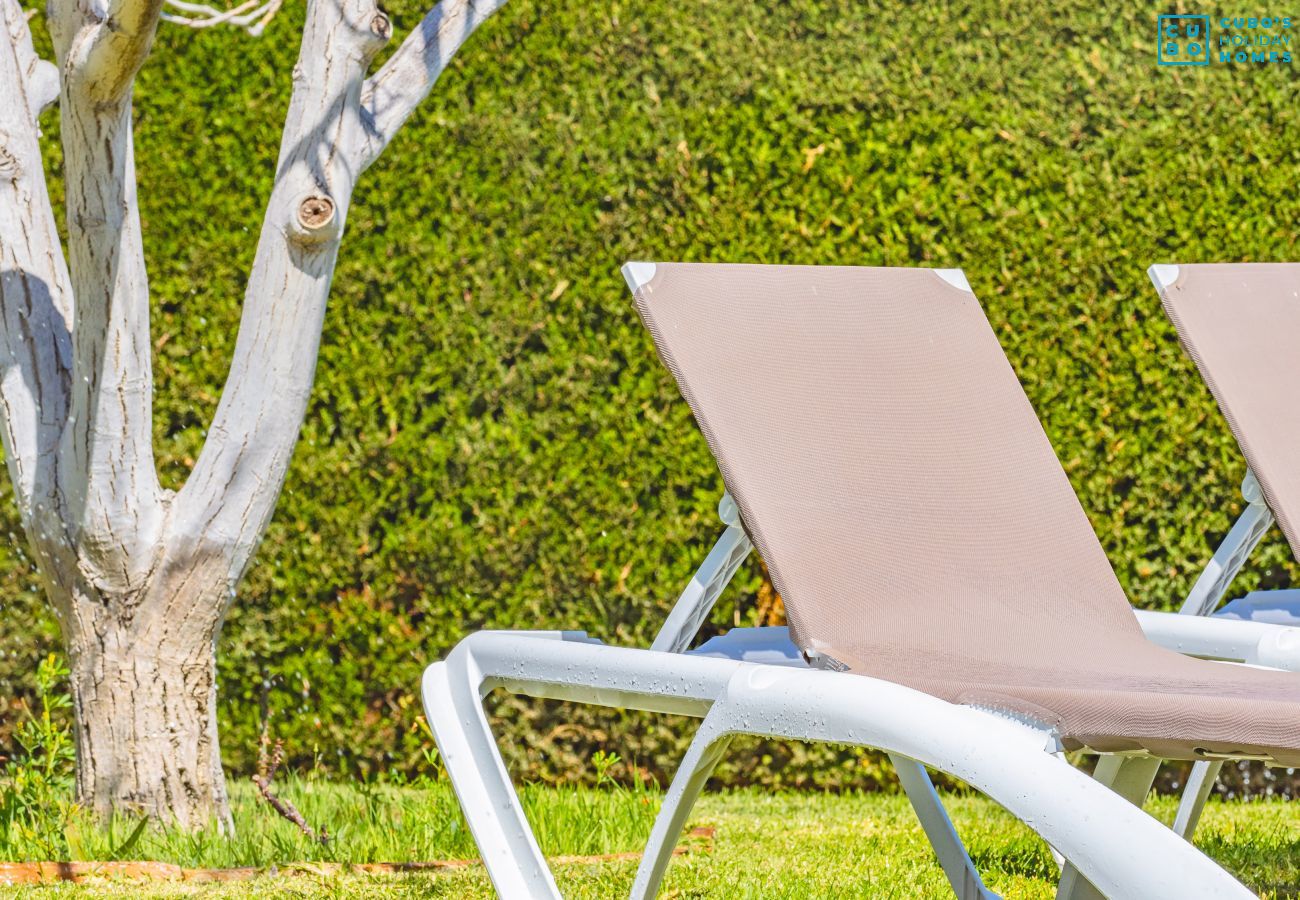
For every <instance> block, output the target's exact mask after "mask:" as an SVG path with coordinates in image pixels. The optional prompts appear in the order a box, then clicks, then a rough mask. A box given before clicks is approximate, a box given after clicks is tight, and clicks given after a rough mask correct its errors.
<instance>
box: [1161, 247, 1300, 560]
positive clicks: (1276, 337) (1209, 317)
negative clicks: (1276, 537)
mask: <svg viewBox="0 0 1300 900" xmlns="http://www.w3.org/2000/svg"><path fill="white" fill-rule="evenodd" d="M1161 297H1162V299H1163V300H1164V304H1165V311H1166V312H1167V313H1168V314H1169V318H1170V319H1172V320H1173V323H1174V327H1175V328H1176V329H1177V330H1178V336H1179V338H1181V339H1182V342H1183V346H1184V347H1186V348H1187V352H1188V354H1189V355H1190V356H1191V357H1192V359H1193V360H1195V361H1196V366H1197V368H1198V369H1200V371H1201V377H1202V378H1204V379H1205V382H1206V384H1208V385H1209V386H1210V391H1211V392H1212V393H1213V394H1214V398H1215V399H1216V400H1217V401H1218V402H1219V408H1220V409H1222V410H1223V414H1224V416H1225V417H1226V418H1227V420H1228V425H1229V427H1231V428H1232V433H1233V435H1234V436H1235V437H1236V438H1237V443H1238V444H1240V445H1241V450H1242V453H1244V454H1245V456H1246V461H1247V462H1248V463H1249V464H1250V468H1251V471H1253V472H1254V473H1255V477H1256V478H1257V479H1258V480H1259V484H1260V487H1261V488H1263V490H1264V499H1265V500H1266V501H1267V502H1268V506H1269V509H1271V510H1272V511H1273V516H1274V518H1276V519H1277V523H1278V526H1279V527H1280V528H1281V529H1282V533H1283V534H1285V535H1286V539H1287V540H1288V541H1289V542H1290V544H1291V552H1293V553H1294V554H1295V555H1296V558H1297V559H1300V263H1226V264H1217V265H1195V266H1179V267H1178V278H1177V280H1175V281H1174V283H1173V284H1172V285H1169V286H1167V287H1164V288H1162V289H1161Z"/></svg>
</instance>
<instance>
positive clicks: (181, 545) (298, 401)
mask: <svg viewBox="0 0 1300 900" xmlns="http://www.w3.org/2000/svg"><path fill="white" fill-rule="evenodd" d="M504 2H505V0H442V2H441V3H439V4H438V5H437V6H435V7H434V8H433V9H431V10H429V12H428V13H427V14H426V15H425V16H424V18H423V19H422V20H421V21H420V22H419V23H418V24H417V25H416V27H415V28H414V29H413V30H412V31H411V32H410V33H409V34H408V35H407V37H406V39H405V40H404V41H403V42H402V45H401V46H400V47H399V48H398V49H397V51H396V52H394V53H393V54H392V55H391V56H390V57H389V58H388V60H387V61H386V62H385V63H384V65H383V66H382V67H381V68H380V69H379V71H378V72H376V73H375V75H374V76H373V77H371V78H367V77H366V73H367V71H368V70H369V68H370V64H371V62H372V61H373V59H374V58H375V56H376V54H378V53H379V51H380V50H381V49H382V48H383V47H384V45H385V44H386V43H387V42H388V40H389V38H390V37H391V36H392V24H391V22H390V21H389V19H388V17H387V15H385V14H384V13H383V12H382V11H381V10H380V9H379V7H378V6H377V5H376V0H308V4H307V18H306V22H305V25H304V28H303V42H302V49H301V51H300V54H299V59H298V63H297V65H295V66H294V69H293V84H294V87H293V92H292V94H291V97H290V103H289V115H288V119H287V121H286V123H285V130H284V135H283V140H282V143H281V148H280V150H281V152H280V159H279V162H278V163H277V166H276V180H275V186H274V188H273V190H272V192H271V198H270V201H269V203H268V206H267V214H266V220H265V225H264V228H263V231H262V234H261V236H260V238H259V241H258V249H257V255H256V257H255V259H254V263H253V269H252V271H251V273H250V274H249V279H248V285H247V288H246V292H245V303H244V314H243V318H242V320H241V324H240V329H239V335H238V338H237V340H236V342H235V352H234V358H233V360H232V364H231V369H230V374H229V377H228V378H227V381H226V385H225V387H224V389H223V390H222V395H221V402H220V403H219V404H218V407H217V412H216V416H215V418H214V419H213V422H212V424H211V426H210V428H209V429H208V436H207V439H206V440H205V442H204V446H203V450H202V452H201V453H200V454H199V458H198V461H197V463H196V465H195V467H194V469H193V471H192V472H191V474H190V477H189V478H188V479H187V481H186V484H185V486H184V487H183V488H182V489H181V490H180V491H179V492H178V493H176V494H173V493H172V492H170V491H166V490H164V489H163V488H162V487H161V486H160V484H159V483H158V477H157V471H156V469H155V465H154V455H153V447H152V444H151V439H152V432H153V416H152V404H153V373H152V362H151V358H150V354H151V348H152V341H151V339H150V333H149V284H148V277H147V273H146V270H145V259H144V247H143V242H142V239H141V238H142V233H143V229H142V226H141V221H140V216H139V211H138V206H137V202H136V193H135V192H136V177H135V163H134V149H133V138H132V120H131V93H132V85H133V82H134V79H135V76H136V73H137V72H138V71H139V69H140V66H141V65H142V64H143V63H144V60H145V58H146V56H147V55H148V53H149V48H150V46H151V44H152V42H153V37H154V30H155V28H156V27H157V24H158V21H159V18H160V16H161V14H162V7H163V3H164V0H102V2H99V0H96V2H86V0H50V2H49V3H48V8H47V15H48V20H47V22H48V26H49V32H50V37H51V39H52V41H53V44H54V49H55V55H56V58H57V61H58V66H57V67H56V66H54V65H52V64H50V63H49V62H47V61H44V60H42V59H40V58H39V57H38V56H37V54H36V52H35V49H34V47H33V44H32V39H31V30H30V29H29V28H28V25H27V17H28V16H27V13H26V12H25V11H24V9H23V7H22V5H21V4H20V3H19V2H18V0H0V375H3V377H0V443H3V448H4V456H5V462H6V464H7V466H8V469H9V474H10V478H11V480H12V482H13V487H14V496H15V499H16V501H17V504H18V508H19V511H20V513H21V515H22V521H23V528H24V531H25V532H26V534H27V537H28V540H29V542H30V544H31V546H32V549H33V551H34V555H35V560H36V564H37V568H38V570H39V572H40V574H41V577H42V578H43V580H44V581H45V586H46V591H47V593H48V595H49V598H50V602H51V604H52V605H53V607H54V610H55V613H56V615H57V616H58V619H59V624H60V626H61V628H62V632H63V640H64V646H65V648H66V649H67V652H68V659H69V665H70V668H71V670H72V696H73V707H74V713H75V721H76V724H75V735H76V750H77V795H78V799H79V801H80V802H81V803H82V804H83V805H85V806H87V807H90V808H92V809H93V810H94V811H95V812H96V813H97V814H99V815H100V816H101V817H105V816H108V815H110V814H112V813H126V814H144V815H147V816H150V817H151V818H155V819H160V820H163V821H167V822H172V823H175V824H178V825H181V826H183V827H187V828H195V827H201V826H204V825H206V824H208V823H210V822H211V821H213V820H214V819H215V820H216V821H217V822H219V823H220V824H221V825H223V826H225V827H227V828H229V827H230V825H231V820H230V810H229V804H228V802H227V798H226V789H225V781H224V776H223V774H222V769H221V752H220V749H219V747H218V744H217V722H216V706H215V704H216V659H215V653H214V647H215V644H216V639H217V635H218V634H219V633H220V631H221V623H222V622H223V620H224V619H225V615H226V611H227V609H228V608H229V606H230V603H231V601H232V600H233V598H234V592H235V587H236V585H237V584H238V583H239V579H240V578H241V577H242V576H243V573H244V570H245V569H246V568H247V566H248V563H249V560H250V559H251V557H252V554H253V551H254V550H255V549H256V547H257V544H258V542H259V541H260V540H261V539H262V534H263V532H264V531H265V530H266V525H267V522H268V521H269V519H270V517H271V513H272V511H273V509H274V507H275V501H276V497H277V495H278V494H279V492H280V488H281V486H282V485H283V484H284V479H285V474H286V472H287V470H288V466H289V461H290V458H291V457H292V453H293V446H294V444H295V442H296V441H297V438H298V430H299V428H300V426H301V424H302V420H303V416H304V414H305V412H306V408H307V398H308V396H309V395H310V393H311V385H312V379H313V374H314V371H315V367H316V357H317V351H318V347H319V343H320V334H321V323H322V321H323V320H324V315H325V304H326V300H327V298H328V296H329V288H330V281H331V278H332V277H333V273H334V263H335V260H336V258H337V255H338V246H339V241H340V239H341V237H342V234H343V227H344V223H345V221H346V218H347V211H348V206H349V204H350V202H351V198H352V192H353V188H354V187H355V185H356V179H357V177H358V176H359V175H360V174H361V173H362V172H363V171H364V170H365V169H366V168H367V167H368V166H369V165H370V164H371V163H373V162H374V161H375V159H376V158H377V157H378V156H379V154H380V153H381V152H382V151H383V150H384V148H385V147H386V146H387V145H388V143H389V141H391V140H392V138H393V136H394V134H396V132H397V130H398V129H399V128H400V127H401V126H402V123H403V122H405V121H406V120H407V118H408V117H409V116H410V115H411V113H412V111H413V110H414V109H415V107H416V106H418V105H419V103H420V102H421V101H422V100H423V99H424V97H425V96H426V95H427V94H428V93H429V90H430V88H431V87H432V86H433V83H434V81H436V80H437V78H438V76H439V74H440V73H441V72H442V71H443V70H444V69H445V68H446V66H447V63H448V62H449V61H450V59H451V57H452V55H453V54H454V53H455V52H456V50H457V48H458V47H459V46H460V45H461V43H462V42H463V41H464V40H465V38H466V37H468V36H469V34H470V33H471V32H473V30H474V29H475V28H476V27H477V26H478V25H479V24H480V23H481V22H482V21H483V20H484V19H485V18H487V16H489V15H491V14H492V12H494V11H495V10H496V9H497V8H498V7H500V6H501V5H502V3H504ZM274 8H278V2H277V0H268V4H267V5H266V6H265V7H259V10H258V12H257V14H258V15H262V14H263V13H262V10H264V9H270V10H271V11H274ZM240 9H243V7H240ZM228 18H230V14H220V13H217V14H213V16H212V17H211V18H210V21H209V22H208V24H214V23H216V22H220V21H223V20H225V19H228ZM56 97H57V98H59V99H60V110H61V112H60V117H61V121H62V127H61V129H60V139H61V141H62V144H63V154H62V169H63V178H64V191H63V193H64V196H65V199H66V205H67V209H66V226H67V231H66V233H67V254H66V258H65V255H64V252H63V248H62V247H61V246H60V240H59V235H58V229H57V228H56V226H55V217H54V211H53V207H52V206H51V204H50V197H49V191H48V189H47V186H46V184H45V175H44V169H43V166H42V161H41V150H40V144H39V140H38V139H39V137H40V127H39V116H40V114H41V111H42V110H43V109H45V108H46V107H47V106H48V105H49V104H50V103H51V102H52V101H54V100H55V98H56ZM69 263H70V265H69Z"/></svg>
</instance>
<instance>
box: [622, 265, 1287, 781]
mask: <svg viewBox="0 0 1300 900" xmlns="http://www.w3.org/2000/svg"><path fill="white" fill-rule="evenodd" d="M636 300H637V307H638V310H639V312H640V314H641V316H642V319H643V320H644V322H645V323H646V325H647V327H648V328H649V330H650V332H651V333H652V335H653V337H654V341H655V344H656V346H657V348H658V351H659V354H660V356H661V358H662V359H663V361H664V362H665V363H666V364H667V366H668V368H669V369H670V370H671V371H672V372H673V375H674V376H675V377H676V379H677V382H678V384H679V386H680V388H681V391H682V393H683V394H684V395H685V397H686V400H687V402H688V403H689V404H690V406H691V409H692V410H693V412H694V413H695V418H696V421H697V422H698V424H699V426H700V428H701V430H702V431H703V432H704V435H705V437H706V439H707V440H708V442H709V445H710V447H711V448H712V450H713V453H714V455H715V456H716V458H717V460H718V463H719V466H720V468H721V470H722V475H723V480H724V481H725V483H726V486H727V488H728V490H729V491H730V492H731V494H732V496H733V497H734V498H735V500H736V502H737V504H738V505H739V508H740V511H741V518H742V520H743V522H744V524H745V527H746V529H747V531H748V532H749V534H750V536H751V538H752V539H753V541H754V543H755V545H756V546H757V548H758V550H759V552H760V553H761V554H762V555H763V558H764V559H765V560H766V562H767V564H768V567H769V570H770V572H771V575H772V579H773V582H774V583H775V584H776V587H777V588H778V590H779V591H780V592H781V595H782V597H783V598H784V600H785V604H786V611H787V615H788V617H789V622H790V626H791V634H792V636H793V638H794V640H795V642H796V644H797V645H798V646H799V647H801V648H803V649H811V650H815V651H817V652H818V653H821V654H825V655H827V656H830V657H832V658H833V659H834V660H837V661H839V662H840V663H843V664H844V665H846V666H847V667H848V668H849V670H850V671H852V672H854V673H858V674H863V675H870V676H875V677H878V678H882V679H886V680H889V681H893V682H897V683H900V684H904V685H907V686H910V687H913V688H916V689H919V690H922V691H925V692H927V693H930V694H933V695H935V696H938V697H941V698H943V699H945V700H949V701H952V702H957V703H969V704H977V705H981V706H985V707H991V708H994V709H1000V710H1005V711H1008V712H1012V713H1016V714H1020V715H1028V716H1031V717H1033V718H1035V719H1037V720H1040V721H1043V722H1045V723H1047V724H1050V725H1052V726H1054V727H1055V728H1056V729H1057V731H1058V733H1059V734H1060V735H1061V736H1062V738H1063V739H1064V741H1065V743H1066V746H1070V747H1073V746H1088V747H1092V748H1093V749H1096V750H1104V751H1117V750H1137V749H1147V750H1150V751H1152V752H1154V753H1157V754H1159V755H1161V756H1165V757H1171V758H1197V757H1198V756H1201V755H1204V754H1205V753H1207V752H1209V753H1244V754H1250V755H1259V756H1268V757H1272V758H1274V759H1276V760H1277V761H1279V762H1283V763H1284V764H1297V763H1300V727H1298V725H1300V675H1295V674H1291V673H1278V672H1267V671H1262V670H1257V669H1248V668H1244V667H1237V666H1227V665H1224V664H1220V663H1213V662H1206V661H1202V660H1195V659H1189V658H1187V657H1183V656H1181V655H1179V654H1177V653H1174V652H1171V651H1166V650H1163V649H1161V648H1159V647H1157V646H1155V645H1154V644H1152V643H1151V642H1149V641H1148V640H1147V639H1146V638H1145V637H1144V636H1143V634H1142V632H1141V629H1140V628H1139V626H1138V623H1137V620H1136V617H1135V616H1134V615H1133V612H1132V610H1131V608H1130V607H1129V604H1128V600H1127V598H1126V597H1125V595H1124V592H1123V590H1122V588H1121V587H1120V585H1119V582H1118V580H1117V579H1116V577H1115V574H1114V572H1113V570H1112V569H1111V566H1110V563H1109V561H1108V560H1107V558H1106V555H1105V553H1104V552H1103V550H1102V547H1101V545H1100V543H1099V542H1098V540H1097V537H1096V535H1095V534H1094V533H1093V531H1092V528H1091V526H1090V524H1089V522H1088V519H1087V517H1086V516H1085V515H1084V512H1083V509H1082V507H1081V506H1080V504H1079V501H1078V498H1077V497H1076V496H1075V494H1074V491H1073V489H1072V488H1071V486H1070V484H1069V481H1068V479H1067V478H1066V476H1065V473H1064V471H1063V470H1062V469H1061V466H1060V464H1059V462H1058V461H1057V459H1056V456H1055V454H1054V452H1053V450H1052V447H1051V445H1050V443H1049V442H1048V440H1047V436H1046V435H1045V433H1044V432H1043V429H1042V427H1041V425H1040V424H1039V422H1038V419H1037V417H1036V415H1035V414H1034V411H1033V409H1032V407H1031V406H1030V404H1029V401H1028V399H1027V398H1026V397H1025V394H1024V392H1023V390H1022V389H1021V387H1020V384H1019V382H1018V381H1017V379H1016V376H1015V373H1014V372H1013V371H1012V369H1011V366H1010V364H1009V363H1008V362H1007V359H1006V357H1005V356H1004V354H1003V353H1002V349H1001V347H1000V346H999V344H998V341H997V339H996V337H995V335H994V333H993V330H992V329H991V328H990V327H989V324H988V321H987V320H986V319H985V317H984V313H983V311H982V310H981V308H980V306H979V303H978V302H977V301H976V299H975V297H974V296H973V295H972V294H970V293H969V292H967V291H964V290H961V289H958V288H956V287H953V286H952V285H950V284H948V283H947V282H945V281H944V280H942V279H941V278H940V277H939V276H938V275H937V274H935V273H934V272H933V271H930V270H926V269H871V268H836V267H786V266H749V265H712V264H707V265H706V264H660V265H658V266H657V268H656V271H655V274H654V277H653V278H652V279H651V280H650V282H649V283H648V284H645V285H643V286H641V288H639V289H638V290H637V292H636Z"/></svg>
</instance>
